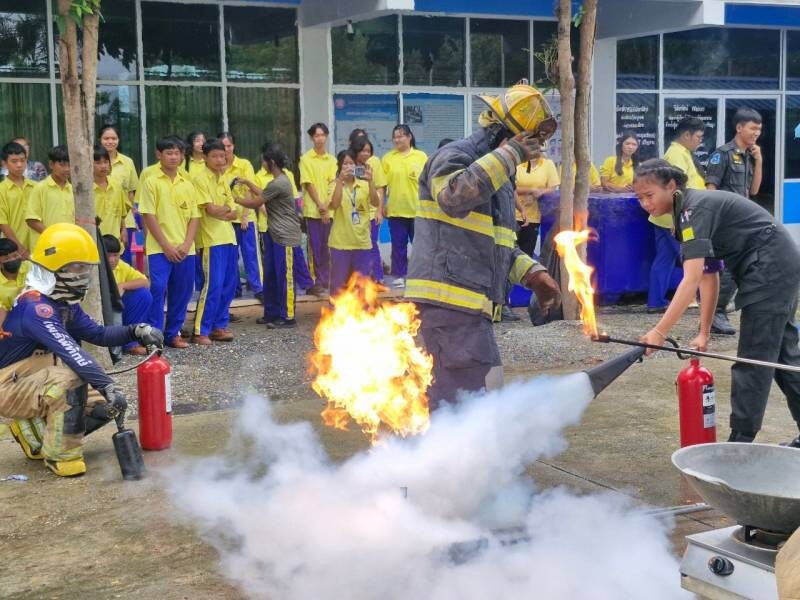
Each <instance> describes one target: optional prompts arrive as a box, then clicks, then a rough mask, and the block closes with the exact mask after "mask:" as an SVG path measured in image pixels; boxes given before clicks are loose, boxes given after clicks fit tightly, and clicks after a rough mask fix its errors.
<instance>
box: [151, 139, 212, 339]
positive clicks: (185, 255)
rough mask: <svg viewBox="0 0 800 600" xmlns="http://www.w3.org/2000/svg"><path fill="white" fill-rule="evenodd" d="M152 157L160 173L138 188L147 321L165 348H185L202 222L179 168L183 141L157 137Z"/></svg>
mask: <svg viewBox="0 0 800 600" xmlns="http://www.w3.org/2000/svg"><path fill="white" fill-rule="evenodd" d="M156 154H157V156H158V160H159V163H160V169H159V170H158V171H157V172H155V173H154V174H153V175H150V176H149V177H148V178H147V179H146V180H145V181H144V183H143V184H142V186H141V189H140V190H139V191H140V193H141V195H140V197H139V213H140V214H141V215H142V218H143V220H144V225H145V227H146V228H147V240H146V242H145V252H147V259H148V262H149V266H150V292H151V293H152V295H153V302H152V304H151V306H150V314H149V317H148V322H149V323H150V324H151V325H152V326H153V327H156V328H158V329H161V330H162V331H163V332H164V336H165V339H166V340H167V342H166V343H167V345H169V346H171V347H173V348H187V347H188V346H189V344H187V343H186V342H185V341H183V340H182V339H181V336H180V331H181V327H182V326H183V322H184V320H185V319H186V308H187V306H188V305H189V300H190V299H191V297H192V290H193V288H194V285H193V282H194V268H195V267H194V262H195V247H194V238H195V235H196V234H197V229H198V226H199V222H200V212H199V211H198V209H197V189H196V188H195V186H194V184H193V183H192V182H191V181H190V180H189V176H188V175H186V174H185V172H182V171H181V170H179V166H180V164H181V162H182V161H183V142H182V141H181V140H179V139H175V138H174V137H165V138H161V139H160V140H158V142H156ZM165 300H166V302H167V316H166V325H165V323H164V302H165Z"/></svg>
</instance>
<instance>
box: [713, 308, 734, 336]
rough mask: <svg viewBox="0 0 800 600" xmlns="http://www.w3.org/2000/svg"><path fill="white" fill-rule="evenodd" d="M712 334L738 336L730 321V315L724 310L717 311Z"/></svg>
mask: <svg viewBox="0 0 800 600" xmlns="http://www.w3.org/2000/svg"><path fill="white" fill-rule="evenodd" d="M711 333H716V334H717V335H736V329H734V328H733V325H731V322H730V321H729V320H728V315H726V314H725V311H724V310H717V311H716V312H715V313H714V320H713V321H711Z"/></svg>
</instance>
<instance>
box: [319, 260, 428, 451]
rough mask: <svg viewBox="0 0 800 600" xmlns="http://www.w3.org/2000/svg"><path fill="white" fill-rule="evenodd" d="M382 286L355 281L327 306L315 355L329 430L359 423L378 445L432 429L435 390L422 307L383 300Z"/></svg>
mask: <svg viewBox="0 0 800 600" xmlns="http://www.w3.org/2000/svg"><path fill="white" fill-rule="evenodd" d="M380 290H381V287H380V286H378V285H377V284H376V283H375V282H373V281H372V280H371V279H368V278H366V277H361V276H358V275H354V276H353V277H351V278H350V281H349V282H348V284H347V288H346V289H345V290H344V291H343V292H341V293H340V294H339V295H337V296H336V297H334V298H332V299H331V304H332V305H333V307H332V308H331V309H328V308H323V310H322V318H321V319H320V322H319V324H318V325H317V329H316V331H315V332H314V345H315V347H316V349H315V350H314V351H313V352H312V353H311V356H310V360H311V370H312V373H313V374H314V375H315V379H314V382H313V384H312V387H313V388H314V391H315V392H317V393H318V394H319V395H320V396H321V397H322V398H324V399H325V400H327V407H326V408H325V410H323V411H322V419H323V421H324V422H325V424H326V425H328V426H330V427H336V428H337V429H347V425H348V423H349V422H350V420H351V419H352V420H353V421H355V422H356V423H358V424H359V425H360V426H361V429H362V431H364V433H366V434H367V435H368V436H369V437H370V440H371V441H372V442H373V443H375V442H377V441H378V436H379V432H380V431H381V430H389V431H392V432H394V433H395V434H398V435H401V436H404V437H405V436H407V435H412V434H417V433H422V432H424V431H425V430H426V429H427V428H428V425H429V413H428V397H427V395H426V392H427V389H428V387H429V386H430V384H431V381H432V379H433V376H432V374H431V373H432V370H433V359H432V358H431V356H430V355H429V354H428V353H427V352H425V350H423V349H422V348H420V347H419V346H417V344H416V343H415V341H414V336H415V335H416V334H417V331H418V330H419V326H420V322H419V319H418V312H417V309H416V307H415V306H414V304H412V303H410V302H398V303H392V302H383V303H382V302H381V301H380V300H379V298H378V292H379V291H380Z"/></svg>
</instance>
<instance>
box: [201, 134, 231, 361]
mask: <svg viewBox="0 0 800 600" xmlns="http://www.w3.org/2000/svg"><path fill="white" fill-rule="evenodd" d="M203 154H204V155H205V157H206V166H205V170H204V171H202V172H200V173H197V172H196V173H195V175H194V176H193V177H192V181H193V182H194V184H195V187H196V188H197V191H198V200H197V204H198V206H199V209H200V214H201V217H200V233H199V237H200V240H201V243H202V244H203V253H202V263H203V280H204V281H203V289H202V290H201V291H200V298H199V299H198V301H197V315H196V316H195V320H194V336H193V337H192V341H193V342H194V343H195V344H199V345H201V346H210V345H211V343H212V341H217V342H230V341H232V340H233V334H232V333H230V332H229V331H228V322H229V320H230V318H229V314H230V313H229V310H230V306H231V302H232V301H233V297H234V295H235V294H236V280H237V279H238V278H239V269H238V268H237V267H238V265H237V263H238V258H239V256H238V251H237V249H236V233H235V232H234V230H233V228H232V227H231V221H233V220H234V219H235V218H236V204H235V203H234V201H233V193H232V192H231V188H230V186H229V185H228V184H229V181H228V179H227V178H226V177H225V168H226V166H227V164H226V163H227V161H226V158H225V146H224V145H223V144H222V142H221V141H220V140H216V139H213V140H207V141H206V143H205V144H203Z"/></svg>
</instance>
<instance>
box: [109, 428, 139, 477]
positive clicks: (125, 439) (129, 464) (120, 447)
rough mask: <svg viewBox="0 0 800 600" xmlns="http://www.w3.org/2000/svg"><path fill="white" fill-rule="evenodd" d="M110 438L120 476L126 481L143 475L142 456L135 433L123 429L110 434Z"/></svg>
mask: <svg viewBox="0 0 800 600" xmlns="http://www.w3.org/2000/svg"><path fill="white" fill-rule="evenodd" d="M111 439H112V441H113V442H114V451H115V452H116V454H117V461H118V462H119V468H120V471H122V478H123V479H125V480H126V481H136V480H139V479H141V478H142V477H144V456H142V449H141V447H140V446H139V441H138V440H137V439H136V434H135V433H134V432H133V431H132V430H131V429H123V430H121V431H118V432H117V433H115V434H114V435H112V436H111Z"/></svg>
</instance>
